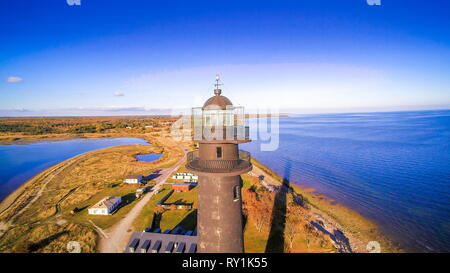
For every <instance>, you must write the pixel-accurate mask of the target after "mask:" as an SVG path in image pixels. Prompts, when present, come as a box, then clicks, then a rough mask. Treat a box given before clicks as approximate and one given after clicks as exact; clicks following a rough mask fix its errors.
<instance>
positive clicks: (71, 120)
mask: <svg viewBox="0 0 450 273" xmlns="http://www.w3.org/2000/svg"><path fill="white" fill-rule="evenodd" d="M176 119H177V117H166V116H158V117H65V118H64V117H61V118H59V117H58V118H54V117H48V118H47V117H36V118H1V119H0V133H24V134H33V135H40V134H61V133H71V134H83V133H103V132H108V131H110V132H114V131H117V130H122V129H127V130H128V129H134V130H137V131H142V132H144V131H147V132H148V131H158V128H162V127H166V126H168V125H170V124H171V123H172V122H174V121H175V120H176Z"/></svg>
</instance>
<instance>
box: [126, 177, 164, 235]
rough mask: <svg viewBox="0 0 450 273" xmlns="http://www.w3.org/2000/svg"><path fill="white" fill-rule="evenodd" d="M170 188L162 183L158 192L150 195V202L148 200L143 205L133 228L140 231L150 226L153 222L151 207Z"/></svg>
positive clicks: (152, 207) (153, 206)
mask: <svg viewBox="0 0 450 273" xmlns="http://www.w3.org/2000/svg"><path fill="white" fill-rule="evenodd" d="M171 188H172V187H171V186H170V185H163V187H162V188H161V189H160V192H159V193H156V194H155V195H154V196H152V198H151V199H150V202H148V203H147V204H146V205H145V206H144V208H143V209H142V211H141V213H140V214H139V216H138V217H137V218H136V220H134V222H133V228H134V230H135V231H142V230H143V229H145V228H147V227H151V225H152V222H153V209H154V208H155V206H156V203H158V202H159V200H161V199H162V198H163V197H164V196H166V194H168V193H169V191H170V190H171Z"/></svg>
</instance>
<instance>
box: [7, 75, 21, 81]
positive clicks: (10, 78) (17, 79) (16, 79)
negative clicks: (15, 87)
mask: <svg viewBox="0 0 450 273" xmlns="http://www.w3.org/2000/svg"><path fill="white" fill-rule="evenodd" d="M22 80H23V79H22V78H21V77H17V76H11V77H8V78H6V82H9V83H16V82H21V81H22Z"/></svg>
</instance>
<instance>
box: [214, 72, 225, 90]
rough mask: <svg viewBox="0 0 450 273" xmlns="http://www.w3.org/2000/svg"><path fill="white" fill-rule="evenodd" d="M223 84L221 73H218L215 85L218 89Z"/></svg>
mask: <svg viewBox="0 0 450 273" xmlns="http://www.w3.org/2000/svg"><path fill="white" fill-rule="evenodd" d="M221 85H223V83H220V75H219V74H216V83H215V84H214V86H215V87H216V89H219V86H221Z"/></svg>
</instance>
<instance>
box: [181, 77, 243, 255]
mask: <svg viewBox="0 0 450 273" xmlns="http://www.w3.org/2000/svg"><path fill="white" fill-rule="evenodd" d="M220 85H222V84H221V83H220V78H219V76H216V84H215V89H214V96H212V97H211V98H209V99H208V100H207V101H206V102H205V103H204V105H203V106H202V107H195V108H192V118H193V128H194V130H193V132H194V140H195V141H196V142H198V147H199V148H198V150H195V151H192V152H190V153H189V154H188V160H187V165H186V167H187V169H188V170H189V171H191V172H193V173H195V174H197V175H198V207H197V209H198V210H197V230H198V251H199V252H201V253H242V252H243V250H244V241H243V232H242V199H241V178H240V175H241V174H243V173H247V172H249V171H250V170H251V169H252V165H251V163H250V155H249V154H248V153H247V152H245V151H242V150H239V144H241V143H245V142H249V141H250V139H249V131H248V127H247V126H245V116H244V108H243V107H235V106H233V104H232V103H231V101H230V100H229V99H228V98H227V97H225V96H223V95H222V90H221V89H220Z"/></svg>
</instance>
